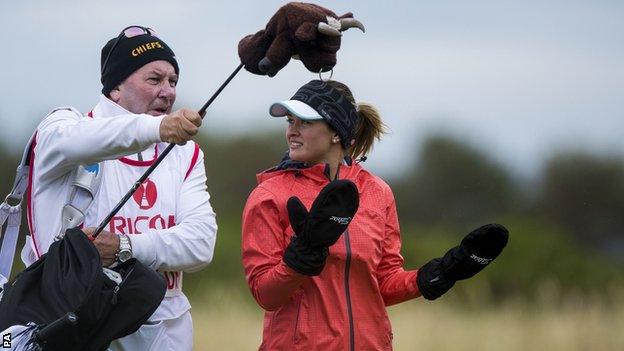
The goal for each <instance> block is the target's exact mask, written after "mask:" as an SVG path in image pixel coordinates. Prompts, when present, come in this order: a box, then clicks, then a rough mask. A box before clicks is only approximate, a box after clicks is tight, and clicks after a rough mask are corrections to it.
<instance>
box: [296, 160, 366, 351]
mask: <svg viewBox="0 0 624 351" xmlns="http://www.w3.org/2000/svg"><path fill="white" fill-rule="evenodd" d="M340 166H341V164H339V165H338V169H337V170H336V177H335V178H334V180H336V179H339V175H340ZM325 176H326V177H327V178H328V179H329V181H330V182H331V181H332V179H331V177H330V176H329V164H325ZM343 236H344V238H345V247H346V249H347V258H346V261H345V275H344V286H345V295H346V299H347V314H348V316H349V350H350V351H355V332H354V328H353V308H352V306H351V290H350V289H349V268H350V267H351V240H350V238H349V229H347V230H345V232H344V234H343ZM298 318H299V316H298V315H297V319H298Z"/></svg>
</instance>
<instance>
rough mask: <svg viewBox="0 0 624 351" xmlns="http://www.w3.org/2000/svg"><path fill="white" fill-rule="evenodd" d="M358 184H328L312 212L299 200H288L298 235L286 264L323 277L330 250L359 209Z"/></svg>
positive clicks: (337, 181) (316, 200)
mask: <svg viewBox="0 0 624 351" xmlns="http://www.w3.org/2000/svg"><path fill="white" fill-rule="evenodd" d="M359 203H360V201H359V195H358V190H357V187H356V186H355V184H354V183H353V182H352V181H350V180H346V179H340V180H334V181H331V182H330V183H329V184H327V185H326V186H325V187H324V188H323V189H322V190H321V192H320V193H319V195H318V196H317V197H316V199H315V200H314V202H313V203H312V207H311V208H310V212H308V210H307V209H306V208H305V206H304V205H303V203H301V200H299V198H297V197H296V196H293V197H291V198H290V199H288V203H287V205H286V208H287V209H288V218H289V219H290V225H291V227H292V228H293V231H294V232H295V236H294V237H293V238H292V240H291V242H290V244H289V245H288V247H287V248H286V251H285V252H284V262H285V263H286V264H287V265H288V266H289V267H290V268H292V269H294V270H295V271H297V272H299V273H301V274H305V275H319V274H320V273H321V271H322V270H323V267H325V260H326V259H327V255H328V252H329V250H328V248H329V247H330V246H332V245H333V244H335V243H336V241H338V239H339V238H340V236H341V235H342V233H343V232H344V231H345V230H346V229H347V227H348V225H349V223H351V220H352V219H353V216H355V213H356V212H357V210H358V207H359Z"/></svg>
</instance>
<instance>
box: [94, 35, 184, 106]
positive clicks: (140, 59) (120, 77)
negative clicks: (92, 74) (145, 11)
mask: <svg viewBox="0 0 624 351" xmlns="http://www.w3.org/2000/svg"><path fill="white" fill-rule="evenodd" d="M121 35H122V37H121V39H119V42H118V43H117V45H116V46H115V47H114V48H113V46H114V45H115V42H116V41H117V38H118V37H115V38H113V39H111V40H109V41H108V43H106V45H104V47H103V48H102V57H101V59H100V66H101V70H102V72H101V74H102V77H101V79H100V80H101V81H102V85H104V87H103V88H102V94H104V95H107V96H108V93H110V91H111V90H113V89H115V88H116V87H117V86H118V85H119V84H120V83H121V82H123V81H124V80H125V79H126V78H128V77H129V76H130V75H131V74H132V73H134V71H136V70H137V69H139V68H141V67H143V66H144V65H146V64H148V63H150V62H152V61H157V60H165V61H167V62H169V63H171V65H173V68H174V69H175V72H176V74H179V73H180V69H179V68H178V62H177V61H176V58H175V54H174V53H173V50H171V48H169V46H168V45H167V44H166V43H165V42H164V41H163V40H162V39H159V38H157V37H155V36H152V35H150V34H143V35H138V36H135V37H132V38H127V37H126V36H124V35H123V34H121ZM111 48H113V52H111V53H110V57H109V58H108V62H107V63H106V67H104V61H105V60H106V57H108V56H109V52H110V50H111Z"/></svg>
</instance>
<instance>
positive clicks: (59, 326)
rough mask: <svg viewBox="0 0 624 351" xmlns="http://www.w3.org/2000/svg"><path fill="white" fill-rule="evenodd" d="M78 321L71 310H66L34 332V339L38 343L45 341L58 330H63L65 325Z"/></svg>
mask: <svg viewBox="0 0 624 351" xmlns="http://www.w3.org/2000/svg"><path fill="white" fill-rule="evenodd" d="M76 323H78V316H76V314H75V313H73V312H68V313H67V314H66V315H64V316H63V317H61V318H59V319H57V320H55V321H54V322H52V323H50V324H48V325H46V326H45V327H43V328H42V329H41V330H39V331H38V332H36V333H35V335H34V336H35V339H37V341H38V342H39V344H43V343H45V342H46V341H47V340H48V339H50V338H51V337H53V336H54V335H56V334H57V333H58V332H60V331H61V330H63V328H65V327H69V326H71V325H74V324H76Z"/></svg>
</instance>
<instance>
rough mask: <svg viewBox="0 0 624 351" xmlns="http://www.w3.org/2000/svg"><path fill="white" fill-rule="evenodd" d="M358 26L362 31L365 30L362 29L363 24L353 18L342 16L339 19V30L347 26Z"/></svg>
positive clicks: (347, 27) (345, 28)
mask: <svg viewBox="0 0 624 351" xmlns="http://www.w3.org/2000/svg"><path fill="white" fill-rule="evenodd" d="M354 27H355V28H360V30H361V31H362V32H366V29H364V25H363V24H362V22H360V21H358V20H356V19H355V18H342V19H340V31H341V32H343V31H345V30H347V29H349V28H354Z"/></svg>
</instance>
